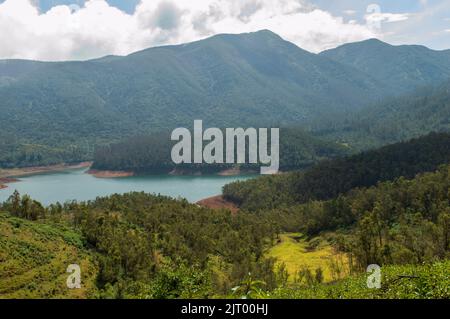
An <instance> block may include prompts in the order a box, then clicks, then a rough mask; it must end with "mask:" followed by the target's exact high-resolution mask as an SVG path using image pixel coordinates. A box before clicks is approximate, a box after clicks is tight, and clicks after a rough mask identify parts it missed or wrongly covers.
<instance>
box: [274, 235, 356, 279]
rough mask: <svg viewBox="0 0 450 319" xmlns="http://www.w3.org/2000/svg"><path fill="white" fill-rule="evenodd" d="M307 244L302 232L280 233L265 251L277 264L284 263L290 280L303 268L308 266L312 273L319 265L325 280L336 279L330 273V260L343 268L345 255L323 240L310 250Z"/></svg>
mask: <svg viewBox="0 0 450 319" xmlns="http://www.w3.org/2000/svg"><path fill="white" fill-rule="evenodd" d="M316 240H320V239H319V238H318V239H316ZM309 246H310V245H309V243H308V241H307V239H306V238H305V237H304V236H302V234H299V233H286V234H281V235H280V239H279V242H278V243H277V244H276V245H275V246H274V247H272V248H271V249H270V250H269V251H268V252H267V256H268V257H273V258H276V259H277V263H278V264H281V263H284V264H285V266H286V270H287V272H288V273H289V281H291V282H292V281H293V280H294V278H295V275H296V273H297V272H298V271H300V270H301V269H303V268H308V269H309V270H310V271H311V272H312V273H313V274H314V273H315V271H316V269H317V268H319V267H320V268H321V269H322V271H323V275H324V281H325V282H330V281H333V280H335V279H337V278H336V275H333V274H332V270H331V262H332V261H333V262H335V263H337V264H339V265H340V266H341V267H344V268H345V267H346V266H345V265H346V264H347V261H346V258H345V256H344V255H343V254H339V253H337V252H336V251H335V250H334V249H333V247H332V246H331V245H330V244H328V243H327V242H326V241H325V240H320V244H319V245H318V246H317V247H316V248H314V249H312V250H311V249H310V247H309Z"/></svg>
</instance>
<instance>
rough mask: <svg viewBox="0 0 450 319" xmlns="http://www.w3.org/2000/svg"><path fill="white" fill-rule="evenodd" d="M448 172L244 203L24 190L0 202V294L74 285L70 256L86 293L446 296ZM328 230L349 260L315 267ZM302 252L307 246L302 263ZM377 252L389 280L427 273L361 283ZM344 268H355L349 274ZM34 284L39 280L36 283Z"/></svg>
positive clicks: (52, 293)
mask: <svg viewBox="0 0 450 319" xmlns="http://www.w3.org/2000/svg"><path fill="white" fill-rule="evenodd" d="M449 176H450V166H443V167H442V168H441V169H440V170H439V171H437V172H435V173H426V174H422V175H419V176H417V177H416V178H415V179H412V180H407V179H405V178H400V179H398V180H395V181H392V182H384V183H381V184H379V185H378V186H376V187H372V188H368V189H355V190H354V191H352V192H351V193H349V194H348V195H346V196H340V197H338V198H337V199H333V200H330V201H324V202H320V201H315V202H309V203H307V204H304V205H298V206H293V207H290V208H289V209H278V210H268V211H259V212H245V211H240V212H239V213H238V214H236V215H233V214H231V212H229V211H227V210H210V209H206V208H201V207H198V206H197V205H193V204H189V203H188V202H186V201H183V200H173V199H170V198H166V197H162V196H154V195H147V194H144V193H130V194H125V195H113V196H110V197H107V198H98V199H97V200H95V201H91V202H86V203H83V202H82V203H76V202H70V203H66V204H64V205H60V204H56V205H52V206H50V207H48V208H44V207H42V205H40V204H39V203H38V202H36V201H33V200H32V199H30V198H29V197H28V196H20V195H19V194H18V193H15V194H14V195H13V196H12V197H11V198H10V199H9V200H8V201H7V202H6V203H4V204H3V205H2V207H1V208H0V211H4V212H5V213H2V215H1V216H2V218H1V219H0V222H1V224H0V231H1V234H2V236H1V246H0V248H1V250H0V256H1V258H2V267H6V268H3V270H5V269H6V271H7V272H6V271H5V272H3V271H2V274H3V273H5V274H8V275H7V276H5V275H2V277H1V280H0V287H1V294H0V295H1V297H2V298H6V297H10V296H29V297H33V298H36V297H46V298H48V297H55V298H57V297H61V296H64V297H74V296H71V295H70V294H69V292H67V295H64V292H61V291H60V290H58V289H61V282H60V281H59V280H60V278H63V277H64V276H63V275H62V274H63V273H64V271H65V269H64V267H63V266H66V265H63V264H64V263H77V262H76V261H78V263H82V264H83V265H86V266H83V267H87V269H88V270H86V269H85V268H83V269H84V271H87V274H90V275H89V276H88V279H87V282H86V283H85V284H87V287H86V288H89V289H88V291H86V292H85V293H83V294H82V295H81V296H80V297H93V298H216V297H242V296H245V297H248V298H267V297H289V298H296V297H302V298H303V297H308V296H310V297H324V298H328V297H340V296H342V297H346V298H347V297H348V298H353V297H357V296H358V294H360V293H361V296H360V297H370V296H375V297H380V298H385V297H389V298H390V297H393V298H394V297H395V298H412V297H417V298H428V297H432V298H449V296H448V290H446V289H445V287H443V286H442V285H443V284H442V282H446V281H445V280H444V281H442V279H445V278H447V277H448V275H449V271H448V269H449V268H448V261H447V262H444V263H442V262H441V261H445V260H448V259H449V257H450V255H449V253H450V249H449V245H450V210H449V209H450V208H449V207H450V205H449V189H450V178H449ZM13 216H14V217H13ZM15 225H18V226H17V227H16V226H15ZM28 229H30V230H28ZM322 230H328V232H327V233H321V231H322ZM286 231H290V232H302V233H304V234H307V236H308V237H305V238H304V241H302V242H300V243H299V244H298V245H299V246H302V247H304V248H305V249H310V250H311V251H315V256H316V257H319V258H318V259H317V258H309V256H313V255H308V254H303V255H301V254H300V252H299V251H296V252H295V249H296V248H299V247H295V245H294V246H292V245H291V244H292V242H286V237H283V236H285V235H283V233H285V232H286ZM30 232H31V233H30ZM35 233H36V234H41V235H38V236H35ZM290 236H291V239H292V234H291V235H290ZM318 236H320V238H321V239H318V238H317V237H318ZM283 238H284V240H285V241H284V242H283ZM278 239H280V240H281V242H278V241H277V240H278ZM321 240H327V241H328V243H329V244H328V245H332V246H333V248H334V249H336V250H337V251H338V252H340V253H341V254H343V255H345V256H347V257H348V259H347V261H345V260H341V262H337V261H336V259H333V258H327V259H324V261H326V264H325V265H322V266H320V263H319V264H317V265H318V267H312V266H315V264H314V263H315V262H317V261H318V260H321V259H320V255H321V254H322V253H323V251H324V250H327V249H328V248H327V247H328V246H327V244H324V243H322V242H321ZM36 241H37V242H36ZM49 242H52V244H49ZM15 247H25V248H24V249H17V250H16V249H14V248H15ZM28 247H37V248H36V249H28ZM280 250H281V253H280ZM283 250H284V252H283ZM16 251H18V252H19V253H16ZM293 253H295V254H297V256H298V258H299V259H300V258H305V261H304V262H299V263H298V265H295V266H300V267H299V269H298V270H297V271H296V272H294V275H292V273H293V269H294V268H295V266H294V267H293V266H292V264H290V263H289V258H290V256H289V255H290V254H291V255H292V254H293ZM35 254H38V255H35ZM39 254H41V255H42V256H45V257H46V258H47V259H44V260H46V263H45V264H44V265H40V264H37V263H39V261H40V260H41V257H42V256H41V255H39ZM71 256H73V257H74V258H71ZM76 256H78V257H76ZM273 257H277V258H278V260H277V259H275V258H273ZM308 258H309V260H308ZM74 259H77V260H76V261H74ZM295 259H296V258H295ZM314 260H315V261H314ZM283 261H284V263H283ZM23 264H26V265H27V266H29V267H31V268H23V269H22V268H21V267H22V266H21V265H23ZM369 264H378V265H380V266H382V267H383V269H385V267H386V269H387V272H386V276H388V277H386V280H385V283H389V282H391V281H392V280H391V279H393V278H395V276H397V277H398V276H405V273H406V275H407V276H410V273H411V271H412V270H411V271H409V270H408V269H413V270H414V269H416V270H417V272H418V273H419V275H417V276H418V277H419V279H417V278H416V279H417V281H412V282H413V284H410V281H401V282H402V283H406V284H405V285H406V286H404V284H401V285H400V284H398V285H397V284H388V286H387V287H388V288H385V289H384V290H383V289H382V290H380V291H377V292H373V291H372V292H364V293H363V292H361V291H363V290H364V288H363V287H362V286H361V283H362V282H363V278H364V275H359V276H358V275H357V274H358V273H363V272H365V269H366V267H367V265H369ZM11 265H12V266H11ZM33 265H36V266H33ZM39 265H40V266H39ZM52 265H55V266H52ZM401 265H411V266H410V267H411V268H402V267H406V266H401ZM430 265H433V266H430ZM8 267H9V268H8ZM430 267H431V268H430ZM314 268H316V269H314ZM27 269H28V270H27ZM95 269H97V271H95ZM416 270H414V272H415V271H416ZM35 272H37V273H36V276H34V275H33V274H34V273H35ZM24 273H25V275H24ZM347 274H353V276H355V277H351V278H350V279H344V281H342V278H343V277H346V275H347ZM389 274H392V275H389ZM66 275H67V274H66ZM330 276H331V282H330V278H329V277H330ZM389 276H390V277H389ZM415 276H416V275H415ZM446 276H447V277H446ZM28 278H29V279H30V281H27V280H26V279H28ZM93 278H95V280H94V279H93ZM25 281H26V282H27V283H25ZM47 282H48V285H49V286H48V287H51V288H46V287H47V286H46V284H45V283H47ZM324 282H328V283H324ZM63 283H64V282H63ZM91 283H95V284H91ZM30 285H31V286H30ZM29 287H35V288H33V289H32V290H31V291H32V293H31V292H30V293H29V295H27V292H28V289H29ZM55 287H56V288H55ZM57 287H59V288H57ZM333 287H337V288H333Z"/></svg>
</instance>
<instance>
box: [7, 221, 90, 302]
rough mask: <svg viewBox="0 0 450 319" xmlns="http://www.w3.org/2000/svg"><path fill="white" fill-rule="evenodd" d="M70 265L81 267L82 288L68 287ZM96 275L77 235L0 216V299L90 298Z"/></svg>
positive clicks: (58, 227) (52, 226)
mask: <svg viewBox="0 0 450 319" xmlns="http://www.w3.org/2000/svg"><path fill="white" fill-rule="evenodd" d="M71 264H78V265H79V266H80V268H81V286H82V287H81V289H68V288H67V283H66V282H67V278H68V276H69V275H70V274H68V273H66V270H67V267H68V266H69V265H71ZM97 272H98V269H97V266H96V264H95V262H94V258H93V256H92V255H91V254H90V253H89V252H88V251H87V250H85V249H84V248H83V242H82V237H81V236H80V235H79V234H78V233H76V232H74V231H73V230H69V229H66V228H65V227H63V226H57V225H47V224H42V223H39V222H30V221H26V220H23V219H19V218H14V217H11V216H10V215H9V214H6V213H0V299H11V298H13V299H16V298H20V299H21V298H26V299H36V298H38V299H40V298H69V299H78V298H89V297H91V296H93V295H94V294H95V293H96V287H95V278H96V274H97Z"/></svg>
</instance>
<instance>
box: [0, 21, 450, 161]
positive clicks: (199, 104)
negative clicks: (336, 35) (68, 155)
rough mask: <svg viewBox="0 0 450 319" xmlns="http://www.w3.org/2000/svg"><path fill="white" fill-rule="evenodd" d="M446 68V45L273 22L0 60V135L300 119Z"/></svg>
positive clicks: (112, 136)
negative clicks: (308, 40) (66, 55)
mask: <svg viewBox="0 0 450 319" xmlns="http://www.w3.org/2000/svg"><path fill="white" fill-rule="evenodd" d="M449 78H450V51H449V50H448V51H434V50H430V49H427V48H425V47H421V46H392V45H389V44H386V43H383V42H381V41H379V40H367V41H363V42H358V43H351V44H346V45H343V46H341V47H338V48H336V49H333V50H329V51H325V52H322V53H321V54H313V53H310V52H307V51H305V50H302V49H301V48H299V47H298V46H296V45H294V44H292V43H290V42H288V41H285V40H283V39H282V38H281V37H279V36H278V35H276V34H274V33H272V32H271V31H268V30H262V31H259V32H255V33H247V34H238V35H230V34H222V35H216V36H213V37H211V38H208V39H205V40H201V41H197V42H193V43H187V44H183V45H174V46H163V47H155V48H150V49H147V50H143V51H140V52H136V53H133V54H131V55H128V56H107V57H104V58H100V59H95V60H89V61H71V62H37V61H23V60H2V61H0V135H1V136H2V137H3V143H4V144H5V143H9V144H14V145H16V144H20V145H25V144H33V145H35V144H38V145H41V146H42V145H44V146H47V145H50V146H51V147H61V148H66V147H67V144H68V143H69V144H78V143H79V141H80V140H83V141H85V142H86V143H102V142H109V141H112V140H117V139H121V138H123V137H126V136H130V135H136V134H144V133H149V132H155V131H160V130H162V129H168V128H169V129H171V128H175V127H179V126H188V127H189V126H191V125H192V123H193V120H194V119H202V120H203V121H204V123H205V125H209V126H221V127H224V126H228V127H238V126H259V127H264V126H269V125H273V126H288V125H300V126H305V127H307V126H308V125H310V123H312V122H317V121H322V120H323V119H331V120H333V119H334V118H336V117H337V116H341V115H345V114H353V113H355V112H359V111H361V110H363V109H364V107H365V106H367V105H372V104H375V103H377V102H379V101H381V100H383V99H385V98H388V97H393V96H398V95H401V94H408V93H409V92H413V91H414V90H416V89H417V88H418V87H422V86H435V85H440V84H441V83H442V82H443V81H445V80H447V79H449ZM5 141H10V142H5ZM1 144H2V143H0V153H1V152H2V151H1V150H2V147H1ZM3 149H6V148H3ZM0 155H1V154H0ZM0 157H1V156H0Z"/></svg>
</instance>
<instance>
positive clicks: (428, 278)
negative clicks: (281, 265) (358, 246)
mask: <svg viewBox="0 0 450 319" xmlns="http://www.w3.org/2000/svg"><path fill="white" fill-rule="evenodd" d="M449 269H450V260H446V261H442V262H436V263H434V264H426V265H421V266H411V265H395V266H385V267H382V268H381V274H382V279H381V289H369V288H367V278H368V275H367V274H361V275H359V276H354V277H349V278H346V279H344V280H341V281H338V282H336V283H333V284H321V285H316V286H313V287H304V288H281V289H278V290H277V291H275V292H274V293H272V294H271V295H270V297H271V298H282V299H310V298H312V299H450V285H449V282H450V272H449Z"/></svg>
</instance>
